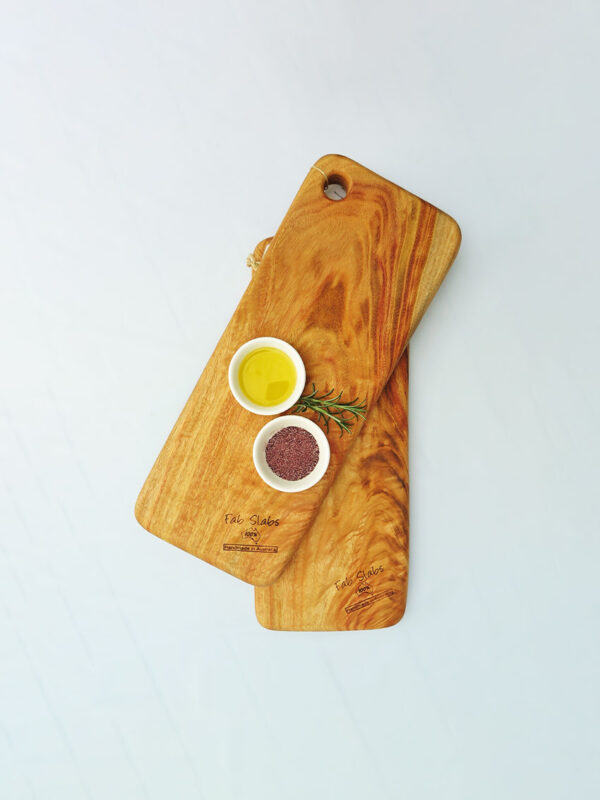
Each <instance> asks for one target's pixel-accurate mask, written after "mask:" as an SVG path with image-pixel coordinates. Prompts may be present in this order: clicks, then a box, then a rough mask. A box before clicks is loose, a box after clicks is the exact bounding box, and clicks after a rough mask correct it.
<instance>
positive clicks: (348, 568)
mask: <svg viewBox="0 0 600 800" xmlns="http://www.w3.org/2000/svg"><path fill="white" fill-rule="evenodd" d="M408 519H409V513H408V349H407V350H405V352H404V355H403V356H402V358H401V359H400V363H399V364H398V366H397V367H396V369H395V370H394V372H393V374H392V377H391V378H390V379H389V381H388V382H387V385H386V387H385V389H384V390H383V392H382V394H381V397H380V398H379V401H378V403H377V405H376V406H375V408H374V409H373V410H372V412H371V414H370V415H369V418H368V419H367V421H366V422H365V424H364V426H363V428H362V430H361V432H360V434H359V436H358V438H357V440H356V442H355V444H354V446H353V447H352V449H351V450H350V452H349V454H348V456H347V458H346V460H345V462H344V464H343V465H342V467H341V469H340V471H339V473H338V476H337V478H336V480H335V482H334V484H333V486H332V487H331V489H330V490H329V492H328V494H327V497H326V498H325V500H324V501H323V503H322V504H321V507H320V508H319V511H318V513H317V516H316V517H315V520H314V522H313V524H312V526H311V528H310V531H309V532H308V533H307V535H306V536H305V537H304V538H303V539H302V541H301V542H300V545H299V547H298V549H297V550H296V553H295V554H294V556H293V557H292V559H291V561H290V563H289V564H288V566H287V567H286V569H285V570H284V571H283V573H282V575H281V577H280V578H279V579H278V580H277V581H275V583H273V584H271V585H270V586H266V587H260V588H259V587H257V588H255V590H254V597H255V606H256V617H257V619H258V621H259V622H260V624H261V625H263V626H264V627H265V628H270V629H272V630H283V631H345V630H365V629H368V628H385V627H387V626H389V625H395V624H396V622H398V621H399V620H400V619H401V618H402V615H403V614H404V609H405V607H406V590H407V582H408Z"/></svg>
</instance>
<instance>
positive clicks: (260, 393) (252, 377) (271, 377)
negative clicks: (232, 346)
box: [238, 347, 297, 408]
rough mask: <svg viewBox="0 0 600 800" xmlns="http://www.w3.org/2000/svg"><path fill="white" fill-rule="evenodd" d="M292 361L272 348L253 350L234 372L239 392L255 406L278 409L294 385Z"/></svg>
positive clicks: (294, 368)
mask: <svg viewBox="0 0 600 800" xmlns="http://www.w3.org/2000/svg"><path fill="white" fill-rule="evenodd" d="M296 379H297V374H296V367H295V366H294V362H293V361H292V359H291V358H290V357H289V356H288V355H287V353H284V352H283V351H282V350H278V349H277V348H276V347H257V349H256V350H252V352H251V353H248V355H247V356H246V357H245V358H244V360H243V361H242V363H241V364H240V368H239V371H238V380H239V382H240V389H241V390H242V392H243V393H244V394H245V395H246V397H247V398H248V400H250V401H251V402H252V403H255V404H256V405H257V406H264V407H265V408H268V407H269V406H278V405H279V404H280V403H283V402H285V401H286V400H287V399H288V397H290V395H291V394H292V392H293V391H294V387H295V386H296Z"/></svg>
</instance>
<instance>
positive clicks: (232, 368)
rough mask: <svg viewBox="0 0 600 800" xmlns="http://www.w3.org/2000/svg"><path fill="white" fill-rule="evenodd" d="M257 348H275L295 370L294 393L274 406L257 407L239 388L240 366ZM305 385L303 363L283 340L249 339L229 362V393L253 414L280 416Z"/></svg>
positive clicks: (271, 338) (267, 337) (291, 404)
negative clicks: (291, 363) (289, 359)
mask: <svg viewBox="0 0 600 800" xmlns="http://www.w3.org/2000/svg"><path fill="white" fill-rule="evenodd" d="M259 347H276V348H277V349H278V350H281V351H282V352H283V353H285V354H286V355H287V356H289V357H290V358H291V359H292V362H293V364H294V367H295V368H296V385H295V387H294V391H293V392H292V393H291V395H290V396H289V397H288V399H287V400H285V401H284V402H283V403H279V405H276V406H259V405H258V404H257V403H253V402H252V400H249V399H248V398H247V397H246V395H245V394H244V393H243V392H242V390H241V387H240V377H239V372H240V365H241V363H242V361H243V360H244V358H245V357H246V356H247V355H248V353H250V352H251V351H252V350H256V349H257V348H259ZM305 383H306V370H305V369H304V362H303V361H302V359H301V358H300V354H299V353H298V351H297V350H295V349H294V348H293V347H292V345H291V344H288V343H287V342H284V341H283V339H276V338H274V337H273V336H261V337H259V338H258V339H250V341H249V342H246V343H245V344H243V345H242V346H241V347H240V348H239V350H237V351H236V352H235V354H234V356H233V358H232V359H231V361H230V362H229V388H230V389H231V393H232V394H233V396H234V397H235V399H236V400H237V401H238V403H239V404H240V405H241V406H243V407H244V408H245V409H247V410H248V411H252V413H253V414H262V415H263V416H269V417H273V416H275V414H281V413H282V412H283V411H287V410H288V408H291V407H292V406H293V405H295V403H296V401H297V400H298V398H299V397H300V395H301V394H302V390H303V389H304V384H305Z"/></svg>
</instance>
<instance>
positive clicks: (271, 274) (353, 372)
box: [136, 155, 460, 586]
mask: <svg viewBox="0 0 600 800" xmlns="http://www.w3.org/2000/svg"><path fill="white" fill-rule="evenodd" d="M316 166H317V167H318V168H319V170H316V169H311V170H310V171H309V173H308V175H307V177H306V179H305V180H304V182H303V184H302V186H301V188H300V190H299V192H298V194H297V195H296V197H295V199H294V201H293V203H292V205H291V207H290V209H289V211H288V213H287V214H286V216H285V217H284V220H283V222H282V224H281V226H280V227H279V229H278V231H277V233H276V235H275V237H274V239H273V241H272V243H271V246H270V247H269V250H268V252H267V254H266V255H265V257H264V259H263V263H262V264H261V268H260V270H259V272H258V274H257V276H256V278H255V279H254V280H253V281H252V283H251V285H250V287H249V288H248V290H247V291H246V293H245V294H244V297H243V298H242V300H241V302H240V304H239V305H238V308H237V310H236V312H235V313H234V315H233V317H232V319H231V321H230V323H229V325H228V326H227V328H226V330H225V332H224V334H223V336H222V337H221V340H220V341H219V343H218V345H217V348H216V350H215V352H214V353H213V355H212V356H211V358H210V360H209V362H208V365H207V367H206V369H205V370H204V373H203V374H202V376H201V378H200V380H199V381H198V383H197V384H196V387H195V389H194V391H193V392H192V395H191V397H190V398H189V400H188V402H187V404H186V406H185V408H184V410H183V412H182V413H181V415H180V417H179V419H178V421H177V423H176V425H175V427H174V428H173V431H172V432H171V434H170V436H169V438H168V440H167V442H166V444H165V445H164V447H163V449H162V451H161V453H160V455H159V457H158V459H157V461H156V463H155V465H154V467H153V468H152V471H151V472H150V475H149V476H148V478H147V480H146V483H145V484H144V487H143V489H142V491H141V493H140V496H139V498H138V502H137V504H136V517H137V519H138V521H139V522H140V523H141V524H142V525H143V526H144V527H145V528H147V530H149V531H150V532H152V533H154V534H156V535H157V536H160V537H162V538H163V539H166V540H167V541H170V542H172V543H173V544H175V545H177V546H179V547H182V548H183V549H184V550H187V551H188V552H190V553H193V554H194V555H196V556H199V557H200V558H203V559H204V560H206V561H208V562H209V563H211V564H214V565H215V566H218V567H220V568H221V569H224V570H225V571H227V572H229V573H231V574H233V575H235V576H237V577H239V578H241V579H243V580H246V581H248V582H250V583H254V584H255V585H259V586H261V585H262V586H264V585H267V584H270V583H272V582H273V581H275V580H276V579H277V578H278V577H279V575H280V574H281V572H282V571H283V569H284V568H285V566H286V564H287V563H288V561H289V560H290V558H291V557H292V555H293V554H294V552H295V550H296V548H297V547H298V545H299V543H300V541H301V539H302V537H303V535H304V534H305V532H306V531H307V529H308V528H309V527H310V525H311V523H312V520H313V518H314V516H315V514H316V513H317V511H318V509H319V506H320V505H321V502H322V501H323V499H324V497H325V496H326V494H327V491H328V490H329V487H330V486H331V484H332V483H333V481H334V479H335V476H336V474H337V472H338V469H339V467H340V466H341V464H342V463H343V461H344V458H345V456H346V453H347V451H348V449H349V446H350V443H351V441H352V439H353V436H344V437H342V438H339V437H338V436H337V435H336V434H332V435H331V436H330V444H331V462H330V466H329V469H328V471H327V473H326V475H325V477H324V478H323V480H321V481H320V482H319V483H318V484H317V485H316V486H315V487H313V488H312V489H309V490H307V491H305V492H300V493H297V494H283V493H280V492H277V491H276V490H274V489H271V488H270V487H268V486H267V485H266V484H265V483H264V482H263V481H262V480H261V478H260V477H259V476H258V475H257V473H256V471H255V469H254V465H253V461H252V444H253V441H254V438H255V436H256V434H257V433H258V431H259V429H260V428H261V427H262V425H263V424H264V423H265V421H266V419H267V418H265V417H259V416H255V415H252V414H250V413H249V412H247V411H245V410H244V409H243V408H241V407H240V406H239V405H238V404H237V403H236V402H235V400H234V399H233V397H232V396H231V394H230V391H229V387H228V383H227V368H228V365H229V361H230V359H231V357H232V355H233V354H234V352H235V351H236V350H237V348H238V347H239V346H240V345H241V344H242V343H243V342H245V341H247V340H248V339H251V338H254V337H256V336H277V337H280V338H282V339H285V340H286V341H288V342H289V343H290V344H292V345H293V346H294V347H295V348H296V349H297V350H298V351H299V353H300V355H301V356H302V358H303V360H304V363H305V365H306V371H307V382H308V384H311V383H313V382H314V383H315V384H316V386H317V388H318V389H324V390H326V389H330V388H334V389H335V390H336V392H337V391H343V392H344V396H345V397H347V398H350V397H354V396H359V397H360V398H361V399H365V400H366V402H367V406H368V408H369V409H373V408H374V406H375V404H376V402H377V399H378V398H379V395H380V393H381V391H382V389H383V387H384V386H385V384H386V383H387V380H388V378H389V377H390V375H391V373H392V371H393V370H394V368H395V366H396V364H397V362H398V360H399V358H400V356H401V354H402V352H403V350H404V348H405V346H406V343H407V341H408V339H409V337H410V335H411V334H412V332H413V331H414V329H415V327H416V325H417V324H418V322H419V320H420V318H421V316H422V314H423V313H424V311H425V309H426V307H427V305H428V304H429V302H430V300H431V299H432V297H433V295H434V293H435V291H436V290H437V288H438V287H439V285H440V283H441V281H442V279H443V277H444V275H445V274H446V272H447V270H448V268H449V266H450V264H451V263H452V261H453V259H454V256H455V254H456V252H457V250H458V246H459V243H460V231H459V228H458V226H457V224H456V223H455V222H454V220H452V219H451V218H450V217H449V216H448V215H446V214H444V213H443V212H441V211H439V210H438V209H436V208H434V207H433V206H431V205H430V204H429V203H426V202H425V201H423V200H421V199H419V198H417V197H415V196H414V195H412V194H410V193H409V192H407V191H406V190H404V189H402V188H400V187H398V186H396V185H395V184H393V183H391V182H389V181H387V180H385V179H384V178H382V177H380V176H378V175H376V174H375V173H373V172H371V171H370V170H368V169H366V168H365V167H362V166H361V165H359V164H357V163H356V162H354V161H351V160H350V159H347V158H344V157H342V156H335V155H331V156H325V157H324V158H322V159H320V160H319V161H318V162H317V165H316ZM321 171H323V172H324V173H325V174H326V175H327V176H330V179H331V178H333V176H336V177H337V178H338V179H339V180H340V181H341V182H342V183H343V184H344V185H345V187H346V189H347V197H346V198H345V199H344V200H340V201H334V200H331V199H329V198H327V197H326V196H325V194H324V192H323V188H324V179H323V176H322V174H321ZM359 430H360V424H357V426H356V429H355V434H354V436H356V434H357V433H358V432H359ZM253 529H256V530H257V531H258V534H259V537H258V539H257V538H256V536H254V537H253V538H250V539H249V538H248V537H247V536H246V535H245V534H246V533H247V532H248V530H253Z"/></svg>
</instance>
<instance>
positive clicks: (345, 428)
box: [292, 383, 367, 436]
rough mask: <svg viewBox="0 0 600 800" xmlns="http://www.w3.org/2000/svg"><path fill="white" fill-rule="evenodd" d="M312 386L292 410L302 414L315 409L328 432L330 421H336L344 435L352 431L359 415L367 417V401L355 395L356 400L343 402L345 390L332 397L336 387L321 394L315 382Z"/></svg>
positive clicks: (362, 417) (341, 434) (363, 417)
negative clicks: (310, 390) (360, 400)
mask: <svg viewBox="0 0 600 800" xmlns="http://www.w3.org/2000/svg"><path fill="white" fill-rule="evenodd" d="M312 388H313V390H312V392H311V393H310V394H304V395H302V397H301V398H300V399H299V400H298V403H297V405H295V406H294V408H293V409H292V411H296V412H298V413H300V414H304V413H305V412H307V411H313V412H314V413H315V414H316V415H317V419H318V421H319V422H321V423H322V424H323V425H324V426H325V430H326V431H327V433H329V423H330V422H334V423H335V424H336V425H338V426H339V428H340V436H343V435H344V433H351V432H352V431H351V428H352V426H353V425H354V423H355V422H356V420H357V419H358V418H359V417H360V419H365V415H366V413H367V403H366V401H363V402H359V400H358V397H355V398H354V400H350V401H349V402H346V403H342V402H341V397H342V394H343V392H340V393H339V394H336V395H335V397H332V395H333V393H334V391H335V389H330V390H329V391H328V392H326V393H325V394H322V395H320V396H319V395H318V394H317V389H316V387H315V385H314V383H313V385H312Z"/></svg>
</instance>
